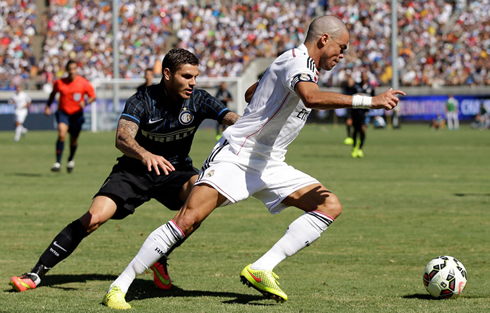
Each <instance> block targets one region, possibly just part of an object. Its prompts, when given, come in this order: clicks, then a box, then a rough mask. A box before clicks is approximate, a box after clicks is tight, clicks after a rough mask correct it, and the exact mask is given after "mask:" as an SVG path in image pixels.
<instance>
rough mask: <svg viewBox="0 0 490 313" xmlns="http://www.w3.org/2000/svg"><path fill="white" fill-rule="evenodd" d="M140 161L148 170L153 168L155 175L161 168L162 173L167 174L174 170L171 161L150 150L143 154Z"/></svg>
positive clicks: (158, 173)
mask: <svg viewBox="0 0 490 313" xmlns="http://www.w3.org/2000/svg"><path fill="white" fill-rule="evenodd" d="M141 162H143V164H144V165H146V167H147V168H148V172H151V171H152V170H155V173H157V175H160V169H162V170H163V173H164V174H165V175H168V173H169V172H173V171H175V168H174V166H173V165H172V163H170V162H169V161H167V159H165V158H164V157H162V156H159V155H155V154H153V153H150V152H148V153H146V154H145V155H144V156H143V159H142V160H141Z"/></svg>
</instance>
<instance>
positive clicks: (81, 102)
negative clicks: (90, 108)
mask: <svg viewBox="0 0 490 313" xmlns="http://www.w3.org/2000/svg"><path fill="white" fill-rule="evenodd" d="M78 105H79V106H80V107H81V108H82V109H83V108H85V107H86V106H87V104H86V103H85V101H80V102H79V103H78Z"/></svg>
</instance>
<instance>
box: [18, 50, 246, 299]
mask: <svg viewBox="0 0 490 313" xmlns="http://www.w3.org/2000/svg"><path fill="white" fill-rule="evenodd" d="M198 64H199V60H198V59H197V57H196V56H195V55H194V54H192V53H191V52H189V51H187V50H184V49H172V50H170V51H169V52H168V53H167V54H166V55H165V57H164V59H163V66H164V67H163V68H164V75H163V78H162V81H161V83H160V84H158V85H152V86H149V87H147V88H145V89H143V90H141V91H139V92H137V93H136V94H134V95H133V96H132V97H130V98H129V99H128V100H127V102H126V106H125V108H124V111H123V112H122V114H121V117H120V119H119V124H118V126H117V133H116V147H117V148H118V149H119V150H121V152H123V153H124V155H123V156H122V157H120V158H118V163H117V164H116V165H114V167H113V168H112V172H111V173H110V174H109V176H108V177H107V179H106V180H105V182H104V183H103V184H102V187H101V188H100V189H99V191H98V192H97V194H96V195H95V196H94V198H93V202H92V205H91V206H90V208H89V210H88V211H87V212H86V213H85V214H84V215H82V216H81V217H80V218H79V219H77V220H75V221H73V222H72V223H70V224H68V225H67V226H66V227H65V228H64V229H63V230H62V231H61V232H60V233H59V234H58V235H57V236H56V237H55V238H54V239H53V241H52V242H51V244H50V245H49V246H48V248H47V249H46V250H45V251H44V253H43V254H42V255H41V257H40V258H39V261H38V262H37V264H36V265H35V266H34V268H33V269H32V270H31V271H30V272H28V273H25V274H24V275H21V276H14V277H12V278H11V280H10V284H11V285H12V286H13V288H14V289H15V290H17V291H26V290H30V289H34V288H36V287H37V286H38V285H39V283H40V282H41V279H42V277H43V276H44V275H45V274H46V273H47V272H48V271H49V270H50V269H52V268H53V267H54V266H55V265H56V264H58V263H59V262H61V261H62V260H64V259H65V258H67V257H68V256H69V255H70V254H71V253H72V252H73V251H74V250H75V249H76V248H77V246H78V244H79V243H80V242H81V241H82V240H83V239H84V238H85V237H86V236H88V235H89V234H91V233H92V232H94V231H95V230H97V229H98V228H99V227H100V226H101V225H103V224H104V223H105V222H107V221H108V220H109V219H123V218H125V217H127V216H128V215H130V214H133V213H134V211H135V209H136V208H137V207H139V206H141V205H142V204H143V203H145V202H147V201H149V200H150V199H152V198H153V199H156V200H157V201H159V202H160V203H162V204H163V205H165V206H166V207H167V208H169V209H170V210H179V209H180V208H181V206H182V205H183V203H184V201H185V199H186V198H187V196H188V195H189V192H190V190H191V188H192V185H193V184H194V182H195V180H196V178H197V173H198V172H197V169H196V168H194V166H193V165H192V159H191V158H190V156H189V152H190V150H191V145H192V141H193V139H194V135H195V133H196V131H197V129H198V128H199V125H200V124H201V123H202V121H203V120H204V119H214V120H217V121H218V122H221V123H224V124H227V125H232V124H233V123H234V122H235V121H236V120H237V119H238V118H239V115H237V114H236V113H233V112H231V111H229V110H228V109H227V108H226V107H225V106H224V105H223V104H221V102H219V101H218V100H217V99H216V98H215V97H213V96H211V95H210V94H209V93H207V92H206V91H205V90H201V89H197V88H195V86H196V77H197V75H198V74H199V70H198ZM167 255H168V253H167ZM167 255H162V256H161V258H159V260H155V261H156V262H154V264H152V266H151V269H152V270H153V272H154V283H155V285H156V286H157V287H158V288H160V289H169V288H170V286H171V279H170V277H169V275H168V272H167Z"/></svg>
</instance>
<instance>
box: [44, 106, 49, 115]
mask: <svg viewBox="0 0 490 313" xmlns="http://www.w3.org/2000/svg"><path fill="white" fill-rule="evenodd" d="M44 114H45V115H47V116H50V115H51V108H50V107H48V106H46V108H45V109H44Z"/></svg>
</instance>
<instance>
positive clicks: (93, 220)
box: [80, 213, 106, 233]
mask: <svg viewBox="0 0 490 313" xmlns="http://www.w3.org/2000/svg"><path fill="white" fill-rule="evenodd" d="M80 222H81V223H82V225H83V227H85V230H86V231H87V232H88V233H92V232H94V231H96V230H97V229H98V228H99V227H100V226H101V225H102V224H104V223H105V222H106V221H105V220H104V219H102V218H100V216H98V215H97V214H90V213H87V214H85V215H84V216H82V217H81V218H80Z"/></svg>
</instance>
